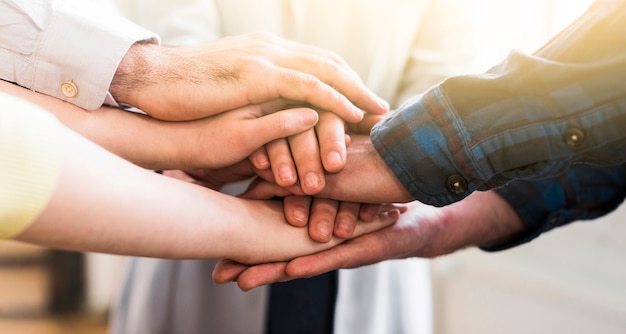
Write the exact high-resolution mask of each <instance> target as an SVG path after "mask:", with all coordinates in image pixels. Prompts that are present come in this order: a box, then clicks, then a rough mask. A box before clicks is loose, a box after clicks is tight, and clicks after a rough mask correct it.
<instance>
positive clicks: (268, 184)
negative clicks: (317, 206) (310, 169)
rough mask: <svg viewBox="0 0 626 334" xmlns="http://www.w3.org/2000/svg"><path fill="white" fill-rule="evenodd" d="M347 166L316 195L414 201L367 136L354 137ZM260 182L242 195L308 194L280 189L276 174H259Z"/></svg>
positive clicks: (348, 199) (328, 178)
mask: <svg viewBox="0 0 626 334" xmlns="http://www.w3.org/2000/svg"><path fill="white" fill-rule="evenodd" d="M347 155H348V158H347V159H346V166H345V167H344V168H343V169H342V170H341V171H340V172H338V173H334V174H326V186H325V187H324V189H323V190H322V191H320V192H318V193H317V194H316V195H315V196H316V197H320V198H328V199H333V200H337V201H346V202H357V203H392V202H408V201H411V200H413V198H412V197H411V195H410V194H409V193H408V192H407V191H406V190H405V189H404V187H403V186H402V184H400V182H399V181H398V179H397V178H396V177H395V175H394V174H393V173H392V172H391V170H390V169H389V167H387V165H386V164H385V162H384V161H383V160H382V159H381V157H380V156H379V155H378V152H376V150H375V149H374V147H373V146H372V143H371V141H370V140H369V137H367V136H351V143H350V145H349V146H348V153H347ZM257 173H258V174H259V175H260V176H261V178H262V179H257V180H256V181H255V182H253V184H252V185H251V186H250V188H249V189H248V190H247V191H246V192H245V193H244V194H242V196H243V197H245V198H260V199H263V198H272V197H275V196H286V195H304V193H303V191H302V190H301V189H300V187H299V186H290V187H280V186H278V185H277V184H276V182H274V178H273V175H272V174H271V173H268V172H266V171H258V172H257Z"/></svg>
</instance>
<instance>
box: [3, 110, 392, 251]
mask: <svg viewBox="0 0 626 334" xmlns="http://www.w3.org/2000/svg"><path fill="white" fill-rule="evenodd" d="M15 112H20V110H17V111H15ZM59 126H60V125H59ZM64 129H65V130H63V135H64V138H65V139H66V141H65V142H66V143H67V145H66V148H65V151H64V154H65V156H64V164H63V169H62V172H61V176H60V177H59V179H58V183H57V186H56V190H55V191H54V193H53V195H52V197H51V200H50V201H49V203H48V204H47V206H46V207H45V209H44V210H43V212H42V213H41V214H40V216H39V217H38V218H37V219H36V220H35V221H34V222H33V223H32V224H31V225H30V226H29V227H27V228H26V229H25V230H24V231H23V232H22V233H20V234H19V235H18V236H17V237H16V238H15V239H17V240H21V241H24V242H29V243H33V244H38V245H42V246H48V247H55V248H62V249H69V250H76V251H88V252H104V253H112V254H124V255H135V256H150V257H163V258H179V259H182V258H222V257H226V258H233V259H236V260H237V261H239V262H243V263H260V262H266V261H280V260H287V259H290V258H293V257H295V256H299V255H304V254H308V253H314V252H317V251H320V250H322V249H325V248H327V247H330V246H332V245H335V244H337V243H339V242H340V241H341V240H339V239H336V240H335V242H331V243H329V244H319V243H316V242H314V241H312V240H310V239H309V237H308V234H307V232H306V230H305V229H300V228H297V227H293V226H290V225H289V224H287V223H286V222H285V220H284V218H283V213H282V207H281V205H280V202H276V201H254V200H244V199H240V198H236V197H232V196H227V195H224V194H220V193H218V192H215V191H212V190H209V189H206V188H203V187H199V186H196V185H193V184H190V183H186V182H180V181H178V180H175V179H172V178H169V177H166V176H162V175H159V174H156V173H152V172H149V171H146V170H144V169H142V168H140V167H138V166H135V165H133V164H131V163H129V162H127V161H125V160H123V159H121V158H119V157H117V156H115V155H113V154H111V153H109V152H108V151H106V150H104V149H102V148H101V147H99V146H97V145H96V144H94V143H92V142H90V141H88V140H87V139H85V138H84V137H82V136H80V135H78V134H76V133H75V132H73V131H71V130H69V129H67V128H64ZM43 167H44V166H42V168H43ZM397 218H398V212H397V210H395V209H393V208H391V211H389V212H388V213H386V214H382V215H380V216H379V220H377V221H375V222H374V223H372V222H369V223H367V224H360V225H359V227H358V228H357V229H358V232H357V233H365V232H368V231H372V230H375V229H376V228H381V227H383V226H386V225H388V224H391V223H393V222H394V221H395V220H396V219H397Z"/></svg>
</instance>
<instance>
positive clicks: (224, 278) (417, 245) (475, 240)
mask: <svg viewBox="0 0 626 334" xmlns="http://www.w3.org/2000/svg"><path fill="white" fill-rule="evenodd" d="M485 203H489V204H490V205H485ZM523 230H524V225H523V223H522V221H521V220H520V218H519V216H518V215H517V214H516V213H515V211H514V210H513V208H512V207H511V206H510V205H509V204H508V203H507V202H506V201H504V200H503V199H502V198H501V197H500V196H498V195H497V194H496V193H495V192H475V193H473V194H472V195H470V196H468V197H467V198H466V199H464V200H462V201H460V202H457V203H454V204H451V205H449V206H445V207H433V206H428V205H425V204H422V203H419V202H417V201H415V202H412V203H411V204H409V205H408V211H407V212H405V213H403V214H402V215H401V216H400V219H399V220H398V222H397V223H396V224H394V225H392V226H389V227H387V228H384V229H381V230H379V231H377V232H374V233H370V234H367V235H364V236H361V237H358V238H355V239H351V240H348V241H346V242H345V243H343V244H341V245H339V246H337V247H334V248H332V249H330V250H327V251H323V252H320V253H317V254H314V255H310V256H305V257H301V258H297V259H294V260H292V261H290V262H280V263H267V264H261V265H257V266H251V267H250V266H247V265H242V264H239V263H236V262H234V261H228V260H225V261H221V262H220V263H219V264H218V265H217V266H216V268H215V270H214V272H213V280H214V281H215V282H217V283H225V282H229V281H236V282H237V284H238V285H239V287H240V288H241V289H242V290H249V289H252V288H254V287H257V286H260V285H264V284H269V283H272V282H278V281H286V280H291V279H295V278H301V277H310V276H314V275H319V274H322V273H325V272H328V271H331V270H335V269H341V268H355V267H359V266H364V265H369V264H373V263H377V262H380V261H384V260H387V259H401V258H408V257H426V258H432V257H436V256H440V255H445V254H449V253H452V252H455V251H457V250H460V249H464V248H466V247H473V246H484V247H486V246H489V245H492V244H498V243H501V242H502V241H503V240H506V239H508V238H510V237H513V236H515V235H516V234H518V233H520V232H522V231H523Z"/></svg>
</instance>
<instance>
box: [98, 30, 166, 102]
mask: <svg viewBox="0 0 626 334" xmlns="http://www.w3.org/2000/svg"><path fill="white" fill-rule="evenodd" d="M159 50H160V49H159V46H158V45H156V44H153V43H150V42H136V43H135V44H133V45H132V46H131V47H130V49H129V50H128V52H126V54H125V55H124V58H122V61H121V62H120V64H119V66H118V67H117V70H116V71H115V75H114V77H113V80H112V81H111V86H110V88H109V92H110V93H111V95H112V96H113V98H114V99H115V100H116V101H117V102H118V103H123V104H127V105H130V106H133V107H136V108H139V109H142V110H143V109H144V105H143V104H144V103H142V100H143V98H142V94H143V92H144V91H145V90H146V88H148V87H150V86H152V85H155V84H156V83H157V80H156V79H155V77H154V75H155V72H156V70H157V68H158V66H159V64H160V63H161V62H162V61H163V59H162V58H163V56H164V55H162V53H161V52H159Z"/></svg>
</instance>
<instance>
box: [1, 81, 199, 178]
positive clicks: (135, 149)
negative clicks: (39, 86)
mask: <svg viewBox="0 0 626 334" xmlns="http://www.w3.org/2000/svg"><path fill="white" fill-rule="evenodd" d="M0 92H5V93H8V94H11V95H14V96H17V97H20V98H22V99H24V100H27V101H29V102H31V103H34V104H36V105H38V106H40V107H41V108H42V109H45V110H47V111H49V112H51V113H53V114H54V115H55V116H56V117H57V118H58V119H59V120H60V121H61V122H62V123H63V124H65V125H66V126H67V127H69V128H71V129H72V130H74V131H76V132H78V133H79V134H81V135H83V136H85V137H87V138H89V139H90V140H91V141H93V142H95V143H97V144H98V145H100V146H102V147H104V148H106V149H107V150H109V151H111V152H113V153H115V154H116V155H118V156H120V157H122V158H124V159H126V160H128V161H130V162H132V163H134V164H137V165H139V166H141V167H144V168H149V169H175V168H178V167H181V166H177V165H176V164H175V162H176V161H177V157H176V153H177V152H179V150H178V149H177V148H176V147H175V146H176V145H175V143H176V140H179V141H180V140H182V139H184V138H185V137H184V136H181V133H175V132H174V128H175V127H174V126H171V127H168V126H167V125H166V124H164V123H163V122H160V121H157V120H155V119H152V118H150V117H146V116H144V115H139V114H135V113H130V112H127V111H124V110H119V109H114V108H110V107H101V108H100V109H99V110H94V111H87V110H84V109H82V108H79V107H77V106H74V105H72V104H69V103H66V102H64V101H61V100H58V99H56V98H52V97H50V96H47V95H43V94H38V93H36V92H33V91H30V90H27V89H24V88H22V87H19V86H17V85H14V84H11V83H8V82H5V81H0ZM186 135H189V133H187V134H186Z"/></svg>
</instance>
